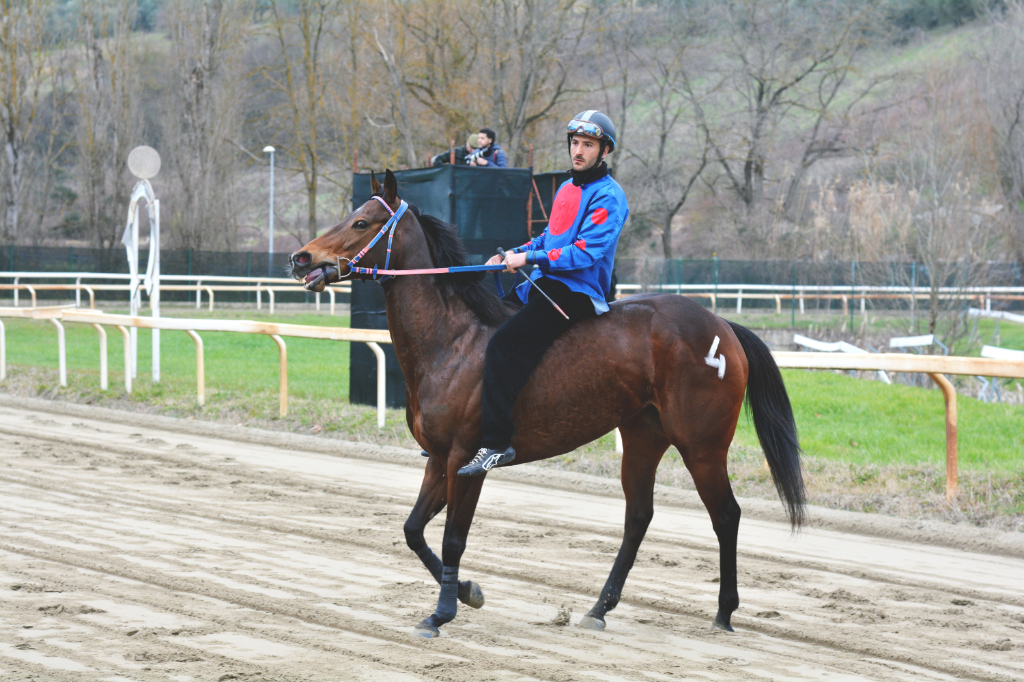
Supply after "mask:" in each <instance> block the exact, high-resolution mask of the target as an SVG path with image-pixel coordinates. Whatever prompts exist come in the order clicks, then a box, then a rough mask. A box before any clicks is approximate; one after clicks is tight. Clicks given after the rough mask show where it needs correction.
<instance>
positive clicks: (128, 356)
mask: <svg viewBox="0 0 1024 682" xmlns="http://www.w3.org/2000/svg"><path fill="white" fill-rule="evenodd" d="M115 326H116V327H117V328H118V330H119V331H120V332H121V336H123V337H124V390H125V393H127V394H128V395H131V394H132V335H131V334H129V333H128V328H127V327H125V326H124V325H122V324H118V325H115Z"/></svg>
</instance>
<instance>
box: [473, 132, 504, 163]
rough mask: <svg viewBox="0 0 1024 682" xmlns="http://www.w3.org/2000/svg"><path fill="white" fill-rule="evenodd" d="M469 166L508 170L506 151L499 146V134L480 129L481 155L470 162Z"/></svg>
mask: <svg viewBox="0 0 1024 682" xmlns="http://www.w3.org/2000/svg"><path fill="white" fill-rule="evenodd" d="M469 165H470V166H477V167H478V168H508V158H507V157H506V156H505V150H504V149H502V148H501V146H500V145H499V144H498V141H497V134H496V133H495V132H494V131H493V130H491V129H490V128H481V129H480V153H479V154H477V155H475V156H474V157H473V158H472V159H471V160H470V162H469Z"/></svg>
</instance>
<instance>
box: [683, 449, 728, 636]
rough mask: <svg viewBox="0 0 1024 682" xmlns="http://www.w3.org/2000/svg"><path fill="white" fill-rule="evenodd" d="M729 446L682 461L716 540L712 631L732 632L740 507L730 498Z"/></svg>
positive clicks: (689, 455) (695, 452)
mask: <svg viewBox="0 0 1024 682" xmlns="http://www.w3.org/2000/svg"><path fill="white" fill-rule="evenodd" d="M728 452H729V446H728V444H726V445H725V446H722V447H718V448H708V449H704V450H698V449H696V448H693V447H691V448H690V451H689V452H688V453H687V456H686V457H684V461H685V462H686V468H687V469H689V470H690V475H691V476H693V482H694V485H696V487H697V494H698V495H700V499H701V501H703V502H704V506H705V507H707V510H708V514H710V515H711V525H712V526H714V528H715V535H717V536H718V551H719V570H720V572H721V574H720V576H721V577H720V582H719V586H718V613H717V614H716V615H715V620H714V622H713V623H712V624H711V625H712V627H715V628H718V629H720V630H726V631H728V632H732V623H731V622H730V620H731V618H732V613H733V611H735V610H736V609H737V608H738V607H739V605H740V596H739V593H738V592H737V590H736V535H737V533H738V532H739V528H740V505H739V504H737V502H736V498H735V497H734V496H733V494H732V485H731V484H730V483H729V472H728V469H727V468H726V455H728Z"/></svg>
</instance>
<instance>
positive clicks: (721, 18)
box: [691, 0, 878, 214]
mask: <svg viewBox="0 0 1024 682" xmlns="http://www.w3.org/2000/svg"><path fill="white" fill-rule="evenodd" d="M877 7H878V2H876V1H875V0H872V1H870V2H864V3H849V2H843V1H841V0H830V1H827V2H822V3H816V4H814V5H813V6H804V5H800V4H795V3H792V2H789V1H788V0H730V1H729V2H726V3H723V4H722V5H721V6H720V7H719V8H718V9H717V10H713V13H714V18H715V19H716V20H717V24H718V26H719V32H720V34H721V35H723V38H722V40H721V41H717V42H716V43H715V45H714V46H713V49H714V51H715V52H716V54H717V57H718V58H717V66H713V67H712V69H711V70H710V71H715V70H717V71H720V73H721V75H722V78H723V79H724V81H725V87H723V88H721V89H720V90H719V96H718V97H717V98H716V102H715V104H714V105H713V107H712V108H710V109H709V108H708V107H698V108H697V109H696V113H697V122H698V125H700V126H701V127H703V128H704V130H705V132H706V134H707V136H708V138H709V139H710V141H711V147H712V150H713V153H714V158H715V161H716V163H717V164H718V165H719V166H720V167H721V169H722V171H723V174H724V178H725V180H726V183H727V185H728V186H729V187H730V188H731V189H732V190H733V191H734V192H735V194H736V196H737V197H738V198H739V199H740V200H741V202H742V203H743V205H744V207H745V208H746V210H747V212H748V214H750V213H753V212H755V211H757V210H758V209H760V208H761V206H762V201H763V199H764V196H765V182H766V179H767V178H769V175H768V167H769V165H770V164H771V163H773V162H774V163H775V164H776V165H780V166H781V164H780V163H779V162H780V161H781V159H779V158H778V157H777V156H775V157H774V158H770V155H771V154H772V152H773V146H774V145H776V144H777V142H778V136H779V134H780V132H782V133H784V132H787V129H788V132H789V133H790V134H793V133H794V132H795V131H796V130H797V129H798V128H799V127H801V126H804V125H806V121H807V114H808V113H810V114H811V117H812V118H811V128H810V132H809V133H808V134H805V135H804V136H803V137H804V142H803V147H802V148H803V153H802V154H801V158H800V161H799V162H798V164H797V173H796V176H795V177H794V178H793V179H792V180H791V182H790V185H791V187H793V192H794V193H795V191H796V187H797V186H799V182H800V180H801V179H802V178H803V176H804V174H805V173H806V171H807V169H808V168H810V167H811V166H812V165H813V164H814V163H816V162H817V161H818V160H820V159H821V158H824V157H825V156H827V155H829V154H835V153H838V151H840V150H841V148H842V145H841V137H842V133H843V130H844V129H845V122H846V121H847V120H848V117H849V115H850V112H851V111H852V107H853V106H854V105H855V104H856V103H857V102H858V101H859V100H860V99H862V98H863V97H864V94H865V93H866V92H867V91H868V90H870V89H871V88H873V87H874V85H875V84H874V83H869V84H867V85H864V84H862V83H860V82H859V81H858V80H857V79H856V78H853V77H851V74H852V72H853V68H854V64H855V61H856V58H857V57H858V56H859V50H860V48H861V46H862V45H863V44H864V39H865V38H864V36H865V35H866V31H867V29H874V28H876V23H877V18H878V14H877ZM709 75H710V73H704V74H701V76H703V77H705V78H706V77H708V76H709ZM711 81H712V82H714V83H717V82H718V79H715V78H711ZM691 82H694V83H695V82H697V79H696V78H691ZM854 88H855V89H856V94H855V95H853V96H852V99H851V94H850V91H851V89H854ZM697 96H699V93H695V94H694V97H697ZM710 110H713V111H714V112H715V117H714V118H715V119H718V120H723V121H727V122H728V123H729V124H728V125H727V126H723V127H721V128H720V129H719V130H716V125H715V122H714V120H712V118H711V117H709V116H707V115H706V114H705V112H707V111H710ZM780 170H781V169H779V168H777V169H776V174H778V173H779V171H780Z"/></svg>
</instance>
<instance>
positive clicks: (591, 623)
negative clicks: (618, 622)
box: [578, 616, 608, 630]
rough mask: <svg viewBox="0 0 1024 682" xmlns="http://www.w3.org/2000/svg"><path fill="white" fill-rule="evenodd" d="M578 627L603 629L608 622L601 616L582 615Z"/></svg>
mask: <svg viewBox="0 0 1024 682" xmlns="http://www.w3.org/2000/svg"><path fill="white" fill-rule="evenodd" d="M578 625H579V627H581V628H587V629H588V630H604V629H605V628H606V627H607V626H608V624H607V623H605V622H604V620H603V619H601V618H594V617H593V616H583V617H582V618H580V622H579V624H578Z"/></svg>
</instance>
